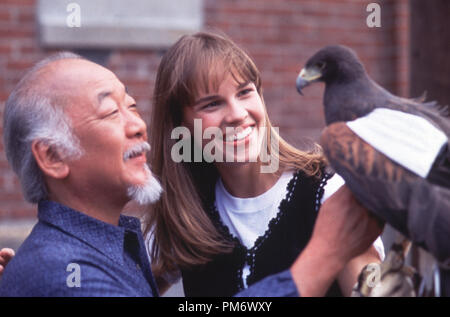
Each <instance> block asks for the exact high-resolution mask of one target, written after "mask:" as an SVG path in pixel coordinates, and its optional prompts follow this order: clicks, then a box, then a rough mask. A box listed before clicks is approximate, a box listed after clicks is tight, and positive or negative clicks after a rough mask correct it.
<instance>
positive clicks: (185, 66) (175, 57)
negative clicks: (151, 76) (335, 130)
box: [145, 32, 368, 296]
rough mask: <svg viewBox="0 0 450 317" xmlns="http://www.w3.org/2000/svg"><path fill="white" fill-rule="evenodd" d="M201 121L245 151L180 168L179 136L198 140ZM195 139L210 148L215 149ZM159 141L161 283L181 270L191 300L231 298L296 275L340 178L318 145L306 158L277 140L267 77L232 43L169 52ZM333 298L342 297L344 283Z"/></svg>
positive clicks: (205, 37)
mask: <svg viewBox="0 0 450 317" xmlns="http://www.w3.org/2000/svg"><path fill="white" fill-rule="evenodd" d="M195 120H201V122H202V130H203V131H202V132H204V131H205V130H206V129H208V128H213V127H215V128H217V129H219V130H220V131H221V132H222V134H223V135H225V137H224V138H223V139H222V140H218V142H222V144H223V145H224V147H225V148H227V147H228V148H232V149H237V148H239V147H240V148H241V149H243V152H241V153H239V152H233V153H237V154H235V155H234V157H233V159H232V160H220V162H219V161H215V162H212V163H207V162H206V161H205V160H204V161H202V162H195V160H190V161H189V162H181V163H176V162H175V161H174V160H172V159H171V150H172V147H173V146H174V145H175V143H176V142H178V141H179V140H174V139H172V138H171V133H172V131H173V129H175V128H177V127H180V126H184V127H187V128H188V129H189V130H190V131H191V132H193V130H194V128H195V127H194V122H195ZM230 130H232V131H233V133H228V132H229V131H230ZM202 135H203V134H202ZM187 141H188V142H192V143H193V146H196V147H201V148H202V149H203V148H204V147H205V145H206V143H207V142H208V140H206V141H205V140H203V141H201V142H195V141H194V140H187ZM274 142H275V143H277V144H278V151H274V150H273V148H272V147H271V144H273V143H274ZM150 143H151V146H152V151H151V153H150V163H151V166H152V170H153V172H154V173H155V174H156V175H157V176H158V177H159V178H160V180H161V183H162V186H163V189H164V193H163V195H162V199H161V200H160V201H159V202H157V203H156V204H154V205H152V206H150V207H149V211H148V213H147V219H146V228H145V232H146V233H151V235H152V239H151V241H152V245H151V248H150V249H151V255H152V266H153V270H154V273H155V275H156V276H158V277H160V279H163V278H165V277H167V275H165V273H167V272H169V273H173V272H177V271H181V274H182V277H183V284H184V289H185V294H186V295H187V296H198V295H200V296H231V295H233V294H235V293H236V292H238V291H239V290H241V289H243V288H245V287H247V286H248V285H250V284H253V283H255V282H256V281H259V280H261V279H262V278H264V277H266V276H267V275H270V274H273V273H277V272H280V271H282V270H284V269H287V268H288V267H289V266H290V265H292V263H293V262H294V260H295V259H296V258H297V256H298V254H299V253H300V252H301V251H302V250H303V249H304V248H305V246H306V244H307V243H308V241H309V239H310V238H311V234H312V230H313V227H314V222H315V219H316V215H317V212H318V210H319V208H320V206H321V203H322V202H323V198H324V197H323V196H324V187H325V185H326V183H327V181H328V180H329V179H330V177H331V175H329V174H327V173H325V165H326V160H325V158H324V156H323V155H322V152H321V149H320V147H319V146H318V145H315V147H314V148H313V149H312V150H311V151H310V152H304V151H300V150H298V149H296V148H294V147H292V146H291V145H289V144H288V143H287V142H285V141H284V140H283V139H282V138H281V137H280V136H279V135H278V133H276V131H275V129H274V128H273V127H272V125H271V123H270V120H269V117H268V115H267V110H266V107H265V104H264V99H263V95H262V87H261V77H260V74H259V71H258V69H257V68H256V66H255V64H254V63H253V61H252V60H251V59H250V57H249V56H248V55H247V54H246V53H245V52H244V51H243V50H242V49H240V48H239V47H238V46H236V44H234V43H233V42H232V41H231V40H230V39H228V38H226V37H225V36H221V35H217V34H213V33H206V32H201V33H197V34H194V35H188V36H184V37H182V38H181V39H180V40H179V41H178V42H177V43H176V44H174V45H173V46H172V47H171V48H170V49H169V50H168V51H167V53H166V54H165V55H164V57H163V58H162V61H161V63H160V66H159V68H158V73H157V78H156V85H155V90H154V98H153V110H152V117H151V124H150ZM264 146H265V147H267V148H265V149H264V150H266V152H267V153H269V155H270V156H271V159H276V160H277V161H278V162H279V168H278V169H277V170H276V171H272V172H271V173H262V172H261V166H262V165H264V164H265V163H263V161H262V160H261V159H260V154H261V148H262V147H264ZM333 179H334V181H332V182H331V183H334V184H339V185H341V183H340V181H339V179H336V178H335V177H333ZM328 187H330V186H328ZM334 187H335V188H334V190H336V189H337V188H339V186H337V185H336V186H334ZM325 191H326V188H325ZM331 191H332V190H331V189H329V190H328V195H329V194H330V193H331ZM367 263H368V262H367ZM367 263H365V264H367ZM361 268H362V266H361ZM354 275H355V274H353V275H352V279H355V278H356V277H355V276H354ZM353 283H354V282H353ZM341 288H342V285H341ZM331 293H332V294H338V293H339V290H338V287H337V285H335V286H333V287H332V291H331ZM331 293H330V294H331Z"/></svg>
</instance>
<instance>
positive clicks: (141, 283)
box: [0, 201, 159, 297]
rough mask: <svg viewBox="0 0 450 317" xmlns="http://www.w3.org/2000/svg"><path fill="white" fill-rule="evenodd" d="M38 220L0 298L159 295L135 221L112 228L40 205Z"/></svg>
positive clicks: (0, 285) (60, 207)
mask: <svg viewBox="0 0 450 317" xmlns="http://www.w3.org/2000/svg"><path fill="white" fill-rule="evenodd" d="M38 218H39V222H38V223H37V224H36V226H35V227H34V228H33V231H32V232H31V234H30V235H29V237H28V238H27V239H26V240H25V242H24V243H23V244H22V246H21V247H20V248H19V250H18V252H17V254H16V256H15V257H14V258H13V259H12V260H11V262H10V263H9V264H8V265H7V267H6V268H5V271H4V274H3V277H2V279H1V280H0V297H2V296H159V295H158V291H157V287H156V284H155V281H154V279H153V276H152V273H151V268H150V263H149V260H148V256H147V253H146V249H145V245H144V241H143V238H142V232H141V228H140V222H139V220H138V219H136V218H133V217H127V216H120V219H119V225H118V226H114V225H111V224H107V223H105V222H102V221H100V220H97V219H94V218H92V217H89V216H87V215H86V214H83V213H81V212H78V211H76V210H73V209H71V208H69V207H66V206H63V205H61V204H58V203H56V202H51V201H42V202H41V203H39V206H38Z"/></svg>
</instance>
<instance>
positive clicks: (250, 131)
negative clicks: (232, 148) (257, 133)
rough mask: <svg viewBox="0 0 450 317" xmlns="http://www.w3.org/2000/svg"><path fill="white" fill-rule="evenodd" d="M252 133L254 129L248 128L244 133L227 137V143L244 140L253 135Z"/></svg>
mask: <svg viewBox="0 0 450 317" xmlns="http://www.w3.org/2000/svg"><path fill="white" fill-rule="evenodd" d="M252 131H253V127H247V128H245V129H244V130H243V131H242V132H239V133H236V134H233V135H229V136H227V137H226V141H227V142H232V141H239V140H242V139H244V138H246V137H247V136H248V135H249V134H250V133H252Z"/></svg>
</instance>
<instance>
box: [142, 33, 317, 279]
mask: <svg viewBox="0 0 450 317" xmlns="http://www.w3.org/2000/svg"><path fill="white" fill-rule="evenodd" d="M217 66H220V67H217ZM218 70H222V71H221V72H220V71H218ZM230 73H231V75H232V76H233V77H234V79H235V80H236V81H238V79H239V78H240V79H242V80H245V81H246V82H247V81H248V82H253V83H254V84H255V86H256V88H257V91H258V93H259V95H260V96H261V99H262V87H261V77H260V73H259V71H258V69H257V67H256V66H255V64H254V63H253V61H252V60H251V58H250V57H249V56H248V55H247V54H246V53H245V52H244V51H243V50H242V49H240V48H239V47H238V46H237V45H236V44H235V43H234V42H233V41H231V40H230V39H228V38H227V37H226V36H224V35H219V34H214V33H209V32H199V33H196V34H194V35H186V36H183V37H182V38H181V39H179V40H178V42H176V43H175V44H174V45H173V46H172V47H171V48H170V49H169V50H168V51H167V52H166V54H165V55H164V56H163V58H162V60H161V63H160V65H159V68H158V73H157V76H156V84H155V90H154V95H153V109H152V115H151V124H150V127H149V128H150V133H149V135H150V143H151V146H152V150H151V152H150V164H151V167H152V171H153V173H154V174H155V175H157V176H158V177H159V178H160V180H161V184H162V186H163V190H164V192H163V195H162V198H161V199H160V201H158V202H157V203H155V204H154V205H152V206H150V207H149V209H148V213H147V215H146V220H145V229H144V232H145V233H146V234H147V233H149V232H151V234H152V235H153V240H152V246H151V250H152V251H151V256H152V266H153V270H154V272H155V275H156V276H158V275H160V274H162V273H164V272H165V271H172V270H175V269H177V268H186V267H190V266H195V265H199V264H203V263H206V262H208V261H209V260H210V259H211V257H212V256H213V255H214V254H218V253H224V252H229V251H230V250H231V248H232V245H230V244H229V242H227V241H226V240H224V239H223V237H222V236H221V235H220V234H219V232H218V231H217V229H216V228H215V227H214V225H213V224H212V222H211V220H210V218H209V217H208V215H207V214H206V212H205V210H204V204H203V203H204V198H205V192H207V190H208V189H211V188H214V184H215V182H216V180H217V177H218V172H217V170H216V168H215V167H214V165H213V164H212V163H209V164H208V163H206V162H201V163H189V162H182V163H176V162H174V161H173V160H172V159H171V149H172V147H173V146H174V144H175V143H176V142H177V141H178V140H173V139H172V138H171V133H172V130H173V129H174V128H176V127H178V126H180V125H181V124H182V113H183V107H185V106H188V105H192V104H193V103H194V100H195V98H196V97H197V96H198V93H199V91H200V90H201V89H203V91H206V92H208V90H209V89H211V87H212V88H213V89H214V88H216V87H218V85H220V83H221V82H222V81H223V79H224V78H225V76H226V75H228V74H230ZM266 128H267V131H268V133H267V145H268V146H270V144H271V142H270V140H272V139H273V138H275V139H276V140H278V144H279V153H270V152H271V149H270V148H269V149H268V152H269V153H270V154H271V155H276V156H277V159H278V160H279V166H280V168H279V170H281V171H282V170H283V169H286V168H293V169H300V170H303V171H304V172H305V173H306V174H307V175H316V176H317V177H319V176H320V170H321V166H322V165H323V164H324V162H325V159H324V157H323V155H322V151H321V148H320V147H319V146H318V145H316V146H315V147H314V148H313V149H312V150H311V151H310V152H303V151H300V150H298V149H296V148H294V147H293V146H291V145H289V144H288V143H287V142H285V141H284V140H283V139H282V138H281V137H280V136H279V135H278V134H277V133H276V132H275V130H274V129H273V128H272V125H271V124H270V121H269V118H268V116H267V111H266ZM281 171H280V173H281Z"/></svg>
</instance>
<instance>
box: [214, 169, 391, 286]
mask: <svg viewBox="0 0 450 317" xmlns="http://www.w3.org/2000/svg"><path fill="white" fill-rule="evenodd" d="M293 175H294V172H293V171H286V172H284V173H283V174H282V175H281V177H280V178H279V179H278V181H277V182H276V183H275V185H274V186H272V188H270V189H269V190H268V191H266V192H265V193H263V194H261V195H259V196H257V197H251V198H238V197H234V196H232V195H231V194H230V193H229V192H228V191H227V190H226V189H225V187H224V185H223V183H222V181H221V180H220V179H219V180H218V181H217V183H216V188H215V191H216V207H217V210H218V212H219V215H220V218H221V220H222V222H223V223H224V224H225V225H226V226H227V227H228V229H229V231H230V233H231V234H232V235H233V236H235V237H237V238H238V239H239V240H240V241H241V243H242V244H243V245H244V246H245V247H247V248H248V249H250V248H252V247H253V245H254V244H255V242H256V240H257V239H258V237H260V236H263V235H264V234H265V232H266V231H267V230H268V228H269V222H270V220H272V219H273V218H275V217H276V216H277V214H278V211H279V209H278V207H279V206H280V203H281V201H282V200H283V199H284V198H285V197H286V195H287V185H288V183H289V181H290V180H291V179H292V177H293ZM299 181H301V180H299ZM344 183H345V182H344V180H343V179H342V177H340V176H339V175H337V174H335V175H333V177H331V178H330V179H329V180H328V182H327V183H326V185H325V186H324V194H323V196H322V200H321V202H322V203H323V202H324V201H325V200H326V199H328V198H329V197H330V196H331V195H332V194H333V193H334V192H336V191H337V190H338V189H339V188H340V187H341V186H342V185H343V184H344ZM374 247H375V248H376V250H377V251H378V253H379V255H380V258H381V259H382V260H383V259H384V246H383V242H382V241H381V238H380V237H378V239H377V240H376V241H375V242H374ZM249 274H250V267H249V266H248V265H245V266H244V268H243V272H242V278H243V282H244V285H245V287H247V283H246V280H247V277H248V275H249Z"/></svg>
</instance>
